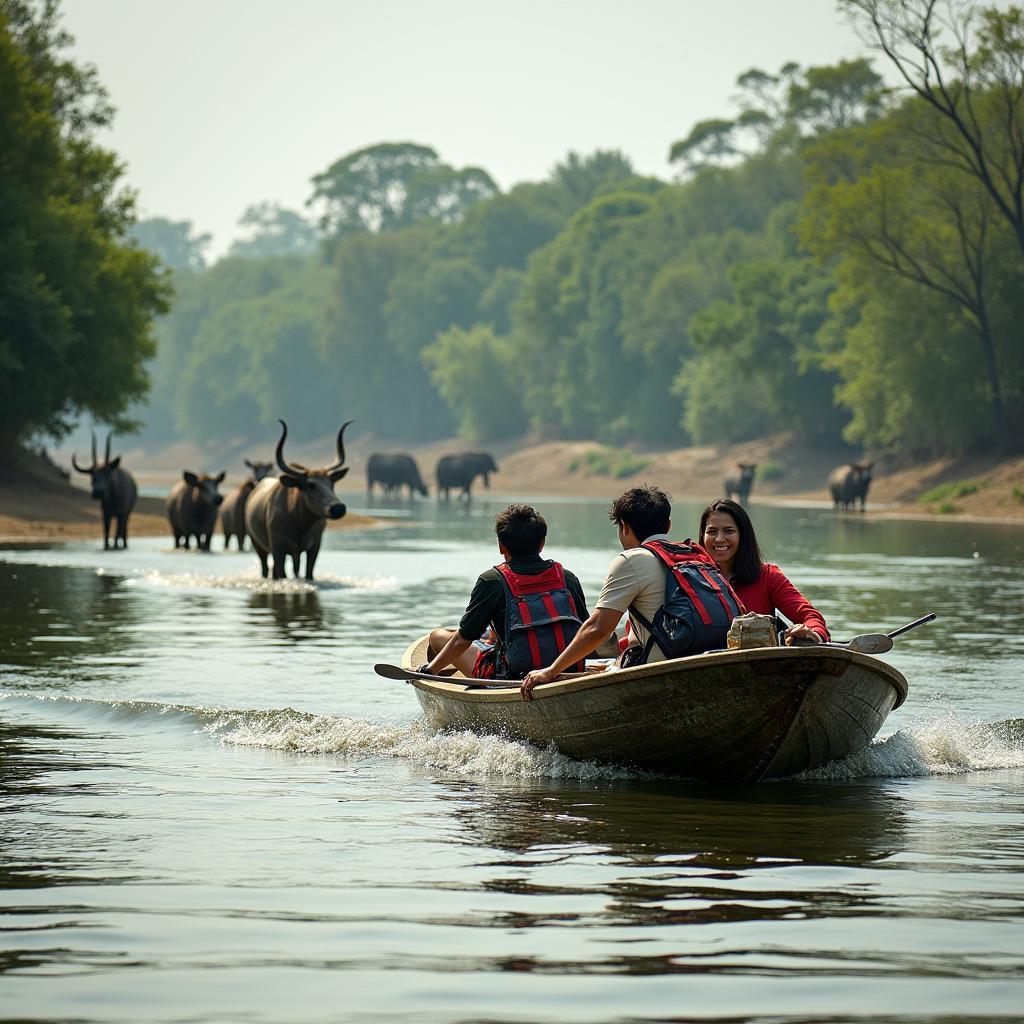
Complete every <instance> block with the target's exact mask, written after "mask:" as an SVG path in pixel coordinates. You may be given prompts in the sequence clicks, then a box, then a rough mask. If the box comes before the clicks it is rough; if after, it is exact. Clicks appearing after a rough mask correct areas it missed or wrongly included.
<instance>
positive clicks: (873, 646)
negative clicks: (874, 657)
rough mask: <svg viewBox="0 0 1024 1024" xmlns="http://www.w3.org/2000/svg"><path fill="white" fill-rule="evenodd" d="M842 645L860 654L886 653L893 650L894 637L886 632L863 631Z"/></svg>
mask: <svg viewBox="0 0 1024 1024" xmlns="http://www.w3.org/2000/svg"><path fill="white" fill-rule="evenodd" d="M842 646H843V647H848V648H849V649H850V650H851V651H856V652H857V653H858V654H885V652H886V651H891V650H892V637H891V636H886V634H885V633H863V634H862V635H861V636H855V637H854V638H853V639H852V640H850V641H849V642H848V643H845V644H843V645H842Z"/></svg>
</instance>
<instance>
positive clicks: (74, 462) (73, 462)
mask: <svg viewBox="0 0 1024 1024" xmlns="http://www.w3.org/2000/svg"><path fill="white" fill-rule="evenodd" d="M71 465H72V466H74V467H75V469H77V470H78V472H79V473H88V472H89V470H87V469H82V467H81V466H80V465H79V464H78V458H77V452H72V453H71Z"/></svg>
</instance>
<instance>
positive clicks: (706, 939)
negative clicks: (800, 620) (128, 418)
mask: <svg viewBox="0 0 1024 1024" xmlns="http://www.w3.org/2000/svg"><path fill="white" fill-rule="evenodd" d="M537 504H538V506H539V507H540V508H541V510H542V511H543V512H544V514H545V515H546V516H547V518H548V521H549V523H550V525H551V535H550V538H549V544H548V548H547V553H548V554H550V555H552V556H553V557H556V558H559V559H560V560H562V561H564V562H565V563H566V564H567V565H568V566H569V567H570V568H572V569H574V570H575V571H576V572H577V574H578V575H579V576H580V578H581V580H582V582H583V585H584V588H585V590H586V592H587V594H588V596H592V595H595V594H596V593H597V591H598V588H599V586H600V582H601V580H602V578H603V576H604V571H605V569H606V567H607V564H608V562H609V560H610V558H611V556H612V554H613V553H614V550H615V548H614V544H615V534H614V530H613V529H612V528H611V526H610V524H609V523H608V519H607V516H606V514H605V508H606V505H605V504H603V503H597V502H566V501H548V500H543V501H538V502H537ZM501 507H502V506H501V504H500V503H498V502H496V501H494V500H491V501H490V502H486V501H477V502H476V503H474V504H473V505H472V506H471V507H470V508H465V507H462V506H458V505H453V506H451V507H444V506H441V507H439V506H438V505H436V504H435V503H434V502H433V501H428V502H422V503H419V504H417V505H415V506H412V507H410V506H408V505H401V504H394V505H377V506H376V507H375V508H367V509H366V510H367V511H371V512H375V513H377V514H382V515H387V516H389V517H390V518H392V520H393V521H394V525H393V526H391V527H388V528H385V529H367V530H361V531H356V530H349V531H336V532H335V531H332V532H329V533H328V535H327V540H326V546H325V549H324V550H323V551H322V552H321V555H320V561H319V563H318V565H317V569H318V574H319V576H320V579H319V582H318V584H317V585H316V586H315V587H310V586H308V585H306V584H304V583H297V582H293V581H288V582H285V583H277V584H267V583H266V582H264V581H261V580H260V579H259V577H258V574H257V572H256V559H255V556H254V555H252V554H251V553H245V554H238V553H234V552H232V553H229V554H225V553H223V552H220V551H219V550H218V551H215V552H214V553H212V554H199V553H195V552H192V553H184V552H174V551H173V550H171V548H170V544H169V541H168V539H167V538H152V539H145V538H140V539H135V540H133V541H132V546H131V549H130V550H129V551H127V552H103V551H101V550H100V549H99V547H98V544H97V543H96V542H92V541H90V542H76V543H68V544H63V545H53V546H48V547H41V546H37V547H25V546H21V547H15V546H7V547H5V548H3V549H0V606H2V608H3V615H2V618H0V811H2V815H0V901H2V903H0V932H2V943H0V950H2V951H0V1018H2V1019H4V1020H19V1021H160V1022H164V1021H167V1022H172V1021H173V1022H182V1021H225V1022H227V1021H231V1022H240V1021H242V1022H245V1021H257V1022H265V1021H266V1022H270V1021H275V1022H276V1021H281V1022H291V1021H301V1022H305V1021H373V1022H378V1021H414V1022H435V1021H438V1022H439V1021H489V1022H527V1021H529V1022H532V1021H581V1022H591V1021H622V1022H625V1021H641V1020H644V1021H670V1020H671V1021H682V1020H687V1021H690V1020H716V1021H718V1020H720V1021H731V1022H736V1021H772V1022H779V1021H808V1022H810V1021H815V1022H817V1021H839V1020H871V1021H915V1022H918V1021H920V1022H924V1021H949V1022H951V1021H954V1020H957V1021H966V1020H970V1021H976V1020H985V1021H998V1020H1005V1021H1010V1020H1015V1021H1019V1020H1021V1015H1022V1013H1024V828H1022V823H1024V819H1022V816H1021V811H1022V804H1024V745H1022V723H1021V719H1022V718H1024V699H1022V695H1021V683H1022V681H1024V629H1022V626H1024V622H1022V609H1024V571H1022V569H1024V530H1021V529H1019V528H1014V527H1010V526H998V525H994V524H993V525H964V524H955V523H943V522H927V523H911V522H892V521H872V520H870V519H864V518H861V517H858V516H847V517H841V518H837V517H834V516H833V515H832V514H831V513H827V512H824V511H820V510H799V509H784V510H783V509H771V508H761V507H757V506H755V507H754V510H753V513H754V517H755V522H756V523H757V525H758V528H759V531H760V534H761V540H762V546H763V547H764V548H765V549H766V552H767V553H768V554H769V557H771V559H772V560H773V561H778V562H780V563H781V564H782V565H783V566H784V567H785V569H786V570H787V572H788V574H789V575H790V576H791V577H792V578H793V579H794V580H795V581H796V582H797V583H798V585H799V586H800V587H801V588H802V589H803V590H804V591H805V592H806V593H807V594H808V595H809V596H811V597H812V599H813V600H814V602H815V603H816V604H817V605H818V607H819V608H821V609H822V611H823V612H824V613H825V614H826V617H827V618H828V620H829V622H830V625H831V627H832V629H833V634H834V635H835V636H837V637H839V638H842V637H847V636H850V635H853V634H855V633H860V632H876V631H879V630H888V629H892V628H895V627H896V626H898V625H901V624H902V623H904V622H908V621H910V620H911V619H914V618H916V617H918V616H919V615H922V614H924V613H925V612H928V611H934V612H936V613H938V616H939V619H938V621H937V622H935V623H933V624H931V625H928V626H925V627H923V628H921V629H919V630H917V631H915V632H912V633H910V634H907V635H906V636H905V637H903V638H901V639H900V640H898V641H897V646H896V648H895V649H894V650H893V652H892V653H891V654H890V655H888V656H887V659H888V660H890V661H891V662H892V664H894V665H896V666H897V667H898V668H899V669H900V670H901V671H902V672H903V673H904V674H905V675H906V676H907V677H908V679H909V680H910V697H909V699H908V701H907V703H906V704H905V705H904V706H903V707H902V708H900V709H898V710H897V711H895V712H894V713H893V714H892V715H891V716H890V718H889V720H888V721H887V723H886V725H885V727H884V729H883V732H882V734H881V735H880V737H879V738H878V740H876V742H875V744H874V745H873V746H872V747H871V748H870V749H869V750H868V751H866V752H865V753H863V754H862V755H859V756H857V757H855V758H853V759H851V760H850V761H848V762H844V763H839V764H832V765H828V766H826V767H825V768H824V769H822V770H820V771H818V772H816V773H814V774H813V776H812V777H809V778H798V779H794V780H785V781H782V782H776V783H770V784H761V785H758V786H714V785H708V784H699V785H698V784H695V783H692V782H687V781H685V780H678V779H663V778H644V777H638V776H636V775H631V774H630V773H629V772H628V771H625V770H620V769H615V768H608V767H600V766H597V765H594V764H580V763H576V762H572V761H569V760H567V759H565V758H563V757H561V756H559V755H558V754H557V753H555V752H553V751H550V750H547V751H544V750H536V749H532V748H530V747H528V746H526V745H523V744H518V743H511V742H507V741H503V740H501V739H496V738H479V737H476V736H472V735H465V734H462V735H432V734H430V733H429V732H428V731H427V730H426V728H425V727H424V725H423V723H422V721H421V719H420V717H419V710H418V704H417V702H416V700H415V696H414V692H413V690H412V689H411V687H409V686H408V685H406V684H404V683H400V682H389V681H385V680H383V679H379V678H378V677H376V676H375V675H374V674H373V673H372V671H371V666H372V664H373V663H374V662H376V661H381V660H385V661H392V662H397V661H398V660H399V658H400V656H401V653H402V650H403V649H404V647H405V645H406V644H407V643H408V642H409V641H410V640H412V639H413V638H414V637H416V636H417V635H419V634H420V633H422V632H424V631H425V630H427V629H428V628H429V627H431V626H433V625H437V624H441V623H448V624H453V623H454V622H456V621H457V619H458V616H459V613H460V612H461V609H462V607H463V605H464V603H465V599H466V596H467V594H468V591H469V588H470V586H471V584H472V581H473V579H474V578H475V576H476V575H477V573H479V572H480V571H481V570H482V569H483V568H485V567H486V566H487V565H489V564H492V563H493V562H494V561H496V560H497V553H496V549H495V546H494V541H493V533H492V522H493V517H494V514H495V513H496V512H497V511H498V510H499V509H500V508H501ZM696 519H697V508H696V507H695V506H685V505H683V506H678V507H677V508H676V514H675V520H676V527H677V529H676V530H675V531H673V532H675V533H678V534H680V535H682V534H685V533H687V532H692V530H694V529H695V528H696V526H695V523H696ZM98 535H99V534H98V530H97V536H98ZM219 546H220V540H219V538H218V540H217V542H216V543H215V547H217V548H219Z"/></svg>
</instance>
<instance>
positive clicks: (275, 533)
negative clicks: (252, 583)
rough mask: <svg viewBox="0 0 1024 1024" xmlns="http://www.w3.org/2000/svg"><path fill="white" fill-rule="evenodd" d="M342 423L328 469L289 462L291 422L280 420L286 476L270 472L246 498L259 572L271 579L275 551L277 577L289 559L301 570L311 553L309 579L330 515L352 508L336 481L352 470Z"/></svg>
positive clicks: (279, 451)
mask: <svg viewBox="0 0 1024 1024" xmlns="http://www.w3.org/2000/svg"><path fill="white" fill-rule="evenodd" d="M351 422H352V421H351V420H349V421H348V422H346V423H344V424H342V427H341V430H339V431H338V439H337V441H336V445H337V449H338V458H337V461H335V462H332V463H331V465H329V466H326V467H324V468H323V469H307V468H306V467H305V466H300V465H298V464H297V463H296V464H290V463H287V462H285V461H284V442H285V439H286V438H287V437H288V426H287V424H286V423H285V422H284V420H278V423H280V424H281V438H280V440H279V441H278V442H277V448H276V449H275V451H274V459H275V461H276V462H277V465H278V468H279V469H280V470H281V475H280V476H279V477H278V478H277V479H276V480H275V479H274V478H273V477H269V476H268V477H265V478H264V479H263V480H261V481H260V482H259V483H258V484H257V485H256V489H255V490H254V491H253V492H252V494H250V495H249V500H248V501H247V502H246V503H245V529H246V532H247V533H248V534H249V537H250V539H251V540H252V546H253V547H254V548H255V549H256V557H257V558H258V559H259V560H260V572H261V573H262V574H263V576H264V578H266V576H267V574H268V572H269V571H270V567H269V564H268V557H269V556H270V555H273V556H274V568H273V577H274V579H275V580H283V579H284V577H285V562H286V560H287V559H288V557H289V556H290V557H291V560H292V571H293V572H294V573H295V575H296V576H298V575H299V560H300V558H301V556H302V553H303V552H305V553H306V579H307V580H311V579H312V578H313V566H314V565H315V564H316V556H317V555H318V554H319V553H320V542H321V540H322V539H323V533H324V526H326V525H327V520H328V519H341V518H342V517H343V516H344V515H345V513H346V512H347V509H346V508H345V504H344V502H341V501H338V497H337V495H336V494H335V493H334V485H335V484H336V483H337V482H338V481H339V480H341V479H342V477H344V476H345V474H346V473H348V467H347V466H345V428H346V427H347V426H348V425H349V423H351Z"/></svg>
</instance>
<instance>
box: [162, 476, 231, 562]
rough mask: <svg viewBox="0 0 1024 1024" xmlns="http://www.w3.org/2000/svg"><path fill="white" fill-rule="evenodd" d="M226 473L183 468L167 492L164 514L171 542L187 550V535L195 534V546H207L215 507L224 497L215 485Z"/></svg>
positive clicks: (205, 548)
mask: <svg viewBox="0 0 1024 1024" xmlns="http://www.w3.org/2000/svg"><path fill="white" fill-rule="evenodd" d="M224 476H225V474H224V473H223V472H221V473H218V474H217V476H208V475H207V474H206V473H202V474H197V473H192V472H190V471H189V470H187V469H186V470H185V471H184V472H183V473H182V474H181V479H180V480H179V481H178V482H177V483H176V484H175V485H174V487H173V488H171V493H170V494H168V495H167V518H168V519H169V520H170V523H171V533H172V534H173V535H174V546H175V547H176V548H177V547H183V548H185V550H186V551H187V550H188V544H189V538H190V537H195V539H196V548H197V549H198V550H200V551H209V550H210V541H211V539H212V538H213V528H214V526H215V525H216V523H217V508H218V507H219V506H220V503H221V502H222V501H223V500H224V495H222V494H218V493H217V488H218V486H219V485H220V483H221V481H223V479H224Z"/></svg>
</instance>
